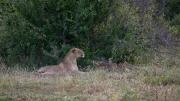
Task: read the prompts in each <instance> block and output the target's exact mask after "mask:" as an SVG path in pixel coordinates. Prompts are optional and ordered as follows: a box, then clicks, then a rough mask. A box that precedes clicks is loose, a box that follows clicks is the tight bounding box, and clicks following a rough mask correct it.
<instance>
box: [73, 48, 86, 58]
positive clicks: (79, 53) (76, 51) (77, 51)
mask: <svg viewBox="0 0 180 101" xmlns="http://www.w3.org/2000/svg"><path fill="white" fill-rule="evenodd" d="M71 52H72V53H74V55H75V56H76V58H78V57H83V58H84V56H85V54H84V51H83V50H80V49H78V48H73V49H71Z"/></svg>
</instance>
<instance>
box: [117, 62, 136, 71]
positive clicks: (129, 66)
mask: <svg viewBox="0 0 180 101" xmlns="http://www.w3.org/2000/svg"><path fill="white" fill-rule="evenodd" d="M118 67H121V68H123V70H124V71H125V72H130V71H133V70H139V67H137V66H134V65H132V64H130V63H128V62H126V61H125V62H124V63H119V64H118Z"/></svg>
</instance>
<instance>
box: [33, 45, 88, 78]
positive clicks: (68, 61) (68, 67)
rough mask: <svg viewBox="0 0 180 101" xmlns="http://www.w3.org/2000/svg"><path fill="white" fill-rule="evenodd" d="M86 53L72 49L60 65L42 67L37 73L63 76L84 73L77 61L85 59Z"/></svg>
mask: <svg viewBox="0 0 180 101" xmlns="http://www.w3.org/2000/svg"><path fill="white" fill-rule="evenodd" d="M84 56H85V54H84V51H82V50H80V49H78V48H72V49H71V50H70V51H69V52H68V54H67V55H66V56H65V57H64V58H63V60H62V62H61V63H59V64H58V65H51V66H45V67H41V68H40V69H39V70H37V71H36V73H39V74H42V75H43V74H63V73H71V72H76V73H83V72H80V71H79V70H78V66H77V62H76V59H77V58H78V57H84Z"/></svg>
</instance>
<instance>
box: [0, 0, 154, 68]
mask: <svg viewBox="0 0 180 101" xmlns="http://www.w3.org/2000/svg"><path fill="white" fill-rule="evenodd" d="M5 1H6V0H4V2H5ZM152 2H153V0H152V1H149V2H148V4H151V3H152ZM134 3H135V2H134V1H133V0H129V1H126V0H123V1H122V0H117V1H113V0H94V1H91V0H76V1H74V0H68V1H64V0H60V1H59V0H45V1H44V0H14V1H8V0H7V1H6V2H5V4H4V3H3V6H2V7H3V8H6V9H3V12H6V15H4V16H3V20H4V21H3V23H4V26H5V30H4V32H3V33H1V35H0V36H1V38H0V45H1V47H0V56H2V57H3V59H5V60H6V63H8V64H12V65H14V64H16V63H21V64H22V63H24V64H25V66H26V65H28V66H30V67H32V66H42V65H46V64H57V62H59V61H61V59H62V58H63V57H64V56H65V54H66V53H67V52H68V51H69V49H70V48H72V47H78V48H81V49H83V50H84V51H85V54H86V57H85V59H82V60H81V62H80V61H78V64H79V65H81V66H82V67H84V66H86V65H89V64H90V63H91V60H94V59H99V58H100V57H105V58H110V57H113V58H115V59H116V60H117V61H118V62H119V61H130V62H133V61H134V58H135V57H136V56H137V55H139V54H141V53H142V52H143V51H144V50H146V49H147V46H148V43H149V41H148V38H147V37H149V36H154V29H153V27H152V26H153V25H152V23H151V22H152V21H153V19H152V14H153V12H152V11H153V4H152V5H150V6H149V7H148V9H144V10H141V9H139V8H138V7H137V6H136V4H134ZM143 3H144V2H143ZM146 3H147V2H146ZM142 5H143V4H142ZM140 12H141V13H140ZM149 33H150V34H151V35H149Z"/></svg>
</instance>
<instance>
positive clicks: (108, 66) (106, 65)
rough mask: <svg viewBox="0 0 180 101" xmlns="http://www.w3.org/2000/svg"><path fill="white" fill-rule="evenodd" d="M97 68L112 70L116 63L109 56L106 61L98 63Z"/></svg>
mask: <svg viewBox="0 0 180 101" xmlns="http://www.w3.org/2000/svg"><path fill="white" fill-rule="evenodd" d="M96 67H97V69H103V70H106V71H112V70H114V69H116V68H117V64H116V63H113V62H112V58H109V60H108V63H100V64H98V65H96Z"/></svg>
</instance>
